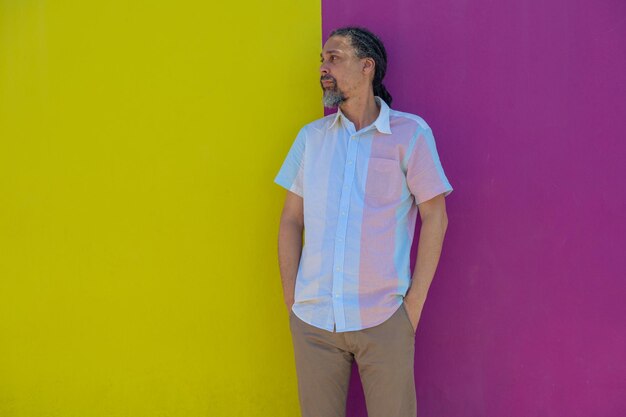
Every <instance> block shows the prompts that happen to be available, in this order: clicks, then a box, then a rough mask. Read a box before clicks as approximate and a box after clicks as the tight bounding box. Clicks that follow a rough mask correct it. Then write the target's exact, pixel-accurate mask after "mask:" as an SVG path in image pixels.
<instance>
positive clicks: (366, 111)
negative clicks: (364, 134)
mask: <svg viewBox="0 0 626 417" xmlns="http://www.w3.org/2000/svg"><path fill="white" fill-rule="evenodd" d="M340 108H341V112H342V113H343V115H344V116H346V117H347V118H348V120H350V121H351V122H352V123H353V124H354V128H355V129H356V131H357V132H358V131H359V130H361V129H362V128H364V127H366V126H369V125H370V124H372V123H374V121H375V120H376V119H377V118H378V115H379V114H380V107H379V106H378V105H377V103H376V100H375V99H374V93H373V92H369V94H368V95H366V96H355V97H350V98H349V99H348V100H346V101H345V102H344V103H343V104H342V105H341V106H340Z"/></svg>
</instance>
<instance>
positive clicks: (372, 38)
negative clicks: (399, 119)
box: [330, 26, 392, 106]
mask: <svg viewBox="0 0 626 417" xmlns="http://www.w3.org/2000/svg"><path fill="white" fill-rule="evenodd" d="M330 36H345V37H347V38H349V39H350V44H351V45H352V47H353V48H354V51H355V54H356V56H357V57H358V58H372V59H373V60H374V62H376V65H375V68H374V79H373V80H372V86H373V87H374V95H375V96H379V97H380V98H382V99H383V100H384V101H385V103H387V104H388V105H389V106H391V100H392V97H391V94H389V91H387V89H386V88H385V86H384V85H383V78H385V73H386V72H387V51H385V46H384V45H383V42H382V41H381V40H380V39H379V38H378V37H377V36H376V35H374V34H373V33H372V32H370V31H369V30H367V29H365V28H363V27H356V26H345V27H342V28H339V29H335V30H333V31H332V32H331V34H330Z"/></svg>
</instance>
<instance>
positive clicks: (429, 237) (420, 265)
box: [406, 214, 448, 304]
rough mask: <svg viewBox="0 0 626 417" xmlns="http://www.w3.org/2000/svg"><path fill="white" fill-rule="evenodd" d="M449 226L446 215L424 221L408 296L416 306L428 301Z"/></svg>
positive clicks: (435, 216)
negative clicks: (429, 290) (427, 296)
mask: <svg viewBox="0 0 626 417" xmlns="http://www.w3.org/2000/svg"><path fill="white" fill-rule="evenodd" d="M447 226H448V221H447V218H446V217H445V215H439V214H437V215H433V216H430V217H427V218H425V219H423V220H422V226H421V228H420V236H419V241H418V244H417V259H416V261H415V271H414V273H413V281H412V284H411V288H409V291H408V292H407V294H406V298H408V299H409V300H410V301H412V302H414V303H415V304H423V303H424V302H425V301H426V295H427V294H428V289H429V288H430V284H431V282H432V280H433V277H434V276H435V271H436V270H437V264H438V263H439V257H440V255H441V249H442V247H443V238H444V236H445V233H446V229H447Z"/></svg>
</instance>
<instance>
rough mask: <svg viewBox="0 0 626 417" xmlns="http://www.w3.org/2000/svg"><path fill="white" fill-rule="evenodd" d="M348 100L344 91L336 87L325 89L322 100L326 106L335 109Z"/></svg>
mask: <svg viewBox="0 0 626 417" xmlns="http://www.w3.org/2000/svg"><path fill="white" fill-rule="evenodd" d="M344 101H346V97H345V96H344V95H343V93H342V92H341V91H339V90H337V89H336V88H334V89H332V90H329V89H325V90H324V96H323V97H322V102H323V103H324V107H327V108H329V109H334V108H337V107H339V105H340V104H341V103H343V102H344Z"/></svg>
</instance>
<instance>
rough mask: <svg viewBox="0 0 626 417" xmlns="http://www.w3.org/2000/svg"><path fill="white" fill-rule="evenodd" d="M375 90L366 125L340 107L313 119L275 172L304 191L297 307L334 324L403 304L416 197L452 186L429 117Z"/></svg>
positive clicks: (366, 319)
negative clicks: (394, 104) (373, 112)
mask: <svg viewBox="0 0 626 417" xmlns="http://www.w3.org/2000/svg"><path fill="white" fill-rule="evenodd" d="M375 100H376V102H377V103H378V104H379V105H380V113H379V115H378V117H377V119H376V120H375V121H374V123H372V124H371V125H369V126H367V127H364V128H362V129H361V130H359V131H358V132H357V131H355V127H354V124H353V123H352V122H351V121H350V120H348V118H346V117H345V116H344V115H343V114H342V112H341V109H339V110H338V111H337V112H336V113H334V114H331V115H328V116H326V117H323V118H321V119H318V120H316V121H313V122H311V123H309V124H307V125H305V126H304V127H303V128H302V129H300V131H299V132H298V134H297V136H296V138H295V140H294V142H293V144H292V145H291V148H290V150H289V152H288V154H287V157H286V159H285V161H284V162H283V164H282V166H281V168H280V170H279V172H278V174H277V176H276V178H275V179H274V182H275V183H277V184H279V185H281V186H282V187H284V188H286V189H287V190H289V191H291V192H293V193H295V194H297V195H299V196H301V197H303V201H304V245H303V248H302V254H301V257H300V263H299V265H298V273H297V276H296V283H295V293H294V304H293V307H292V310H293V312H294V314H295V315H296V316H298V317H299V318H300V319H301V320H303V321H304V322H306V323H308V324H310V325H312V326H316V327H318V328H321V329H325V330H328V331H336V332H346V331H354V330H361V329H365V328H368V327H372V326H376V325H378V324H380V323H382V322H384V321H385V320H387V319H388V318H389V317H391V315H392V314H393V313H394V312H395V311H396V310H397V309H398V308H399V307H400V305H401V304H402V302H403V300H404V296H405V295H406V292H407V291H408V289H409V286H410V284H411V272H410V259H409V256H410V250H411V244H412V242H413V235H414V231H415V223H416V220H417V214H418V207H417V204H420V203H422V202H424V201H427V200H429V199H431V198H433V197H435V196H437V195H439V194H441V193H444V196H447V195H448V194H450V193H451V192H452V187H451V186H450V183H449V182H448V179H447V178H446V175H445V173H444V171H443V168H442V166H441V163H440V161H439V155H438V153H437V148H436V146H435V139H434V137H433V133H432V131H431V129H430V127H429V126H428V125H427V124H426V122H425V121H424V120H423V119H422V118H421V117H419V116H416V115H414V114H410V113H404V112H399V111H396V110H392V109H390V108H389V106H388V105H387V103H385V101H384V100H382V99H381V98H380V97H378V96H376V98H375Z"/></svg>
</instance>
